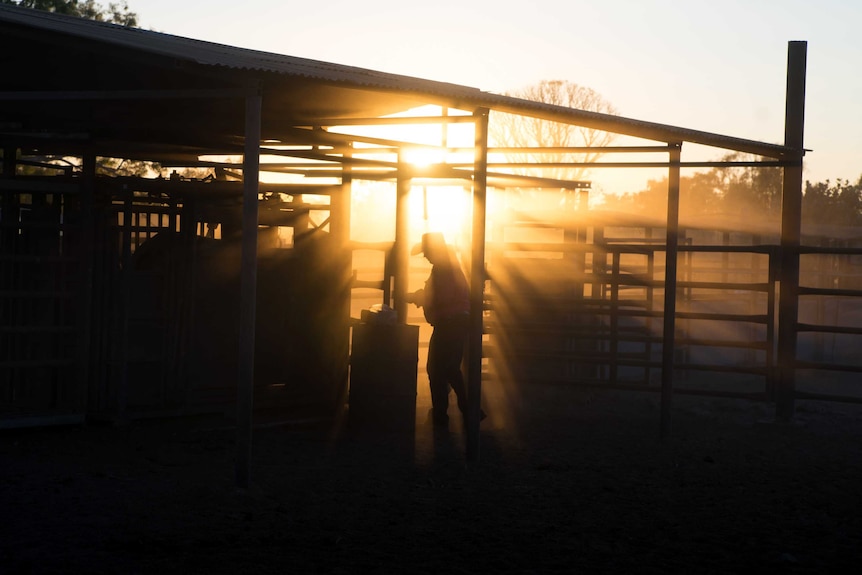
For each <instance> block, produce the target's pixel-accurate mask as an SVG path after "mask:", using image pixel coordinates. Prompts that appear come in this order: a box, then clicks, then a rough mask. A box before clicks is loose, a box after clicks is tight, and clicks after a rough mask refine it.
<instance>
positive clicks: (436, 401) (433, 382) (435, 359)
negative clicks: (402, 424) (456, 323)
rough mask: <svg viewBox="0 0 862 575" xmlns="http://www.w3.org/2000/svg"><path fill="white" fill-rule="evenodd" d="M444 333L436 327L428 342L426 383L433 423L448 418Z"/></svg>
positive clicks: (447, 383) (441, 421)
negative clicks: (428, 388) (429, 394)
mask: <svg viewBox="0 0 862 575" xmlns="http://www.w3.org/2000/svg"><path fill="white" fill-rule="evenodd" d="M445 344H446V342H445V337H444V334H443V333H442V332H441V331H440V330H438V328H437V327H435V328H434V330H433V331H432V332H431V340H430V341H429V342H428V362H427V363H426V369H427V370H428V384H429V387H430V388H431V416H432V418H433V420H434V423H445V422H447V421H448V420H449V416H448V415H447V411H448V410H449V382H448V381H446V368H445V348H446V345H445Z"/></svg>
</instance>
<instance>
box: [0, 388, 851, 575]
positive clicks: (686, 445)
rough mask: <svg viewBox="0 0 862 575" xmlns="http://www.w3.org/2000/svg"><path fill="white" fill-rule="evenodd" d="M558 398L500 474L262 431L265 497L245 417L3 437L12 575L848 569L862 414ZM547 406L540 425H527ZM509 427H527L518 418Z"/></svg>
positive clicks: (303, 426) (513, 439) (486, 431)
mask: <svg viewBox="0 0 862 575" xmlns="http://www.w3.org/2000/svg"><path fill="white" fill-rule="evenodd" d="M674 404H675V407H674V415H673V433H672V436H671V438H670V439H669V440H668V441H666V442H664V443H662V442H659V440H658V427H659V426H658V421H659V420H658V402H657V398H656V397H654V396H651V395H629V396H623V395H620V394H616V393H597V394H584V393H579V392H573V391H562V390H559V389H543V390H537V391H536V392H535V393H534V397H531V398H530V406H531V408H530V410H529V412H528V413H509V414H508V415H507V416H506V417H501V416H500V411H499V410H497V411H491V413H490V415H489V418H488V419H487V420H485V421H484V422H483V423H482V439H481V461H480V462H479V463H478V464H476V465H472V466H469V467H468V466H466V465H465V463H464V441H463V433H462V431H461V426H460V422H458V421H455V420H454V419H453V422H452V424H451V425H450V430H449V433H445V434H438V435H437V436H436V437H435V434H434V433H433V431H432V428H430V427H429V426H428V425H427V424H426V422H425V410H427V406H425V405H423V402H422V401H421V400H420V405H419V406H418V408H417V411H418V413H419V415H417V425H416V432H415V437H413V435H412V434H411V433H409V432H406V433H405V432H404V431H400V432H399V431H387V430H379V429H378V430H375V429H368V428H363V429H356V428H354V427H352V426H350V425H343V423H336V424H333V423H332V422H326V421H305V422H296V421H294V422H291V423H289V424H285V423H284V421H279V420H278V418H275V419H273V418H272V417H270V418H269V419H268V420H264V419H261V420H260V422H259V423H260V424H259V425H258V426H257V427H256V429H255V433H254V449H253V469H252V483H253V485H252V487H251V488H250V489H248V490H241V489H237V488H236V487H235V485H234V475H233V472H234V456H235V449H236V446H235V434H236V432H235V429H234V428H233V427H232V422H231V421H230V420H228V419H223V418H220V417H219V418H216V417H205V418H194V419H187V420H182V421H176V420H169V421H145V422H136V423H133V424H131V425H129V426H126V427H122V428H105V427H73V428H62V429H59V428H53V429H43V430H19V431H12V432H4V433H3V434H2V435H0V467H2V470H3V471H2V479H0V509H2V510H3V516H4V518H5V519H4V521H3V522H2V524H0V525H2V527H0V565H2V566H3V569H2V571H3V573H10V574H11V573H129V574H132V573H159V574H161V573H406V572H409V573H485V572H490V573H494V572H497V573H525V574H527V573H531V574H532V573H623V572H630V573H741V572H748V571H753V570H756V569H763V568H767V569H769V570H770V571H769V572H771V573H806V572H812V573H813V572H831V573H837V572H849V571H850V570H851V569H853V570H854V571H855V567H856V564H857V563H858V561H859V560H860V559H862V550H860V546H859V545H860V542H862V490H860V489H859V485H860V483H862V408H859V407H854V406H847V405H837V404H814V403H813V404H801V405H800V406H799V416H798V418H797V421H796V422H795V423H794V424H776V423H772V412H771V410H770V409H769V408H767V407H766V406H762V405H757V404H751V403H747V402H735V401H730V400H714V399H691V398H684V397H678V398H676V399H675V400H674ZM524 411H526V410H524ZM503 419H505V420H506V421H501V420H503Z"/></svg>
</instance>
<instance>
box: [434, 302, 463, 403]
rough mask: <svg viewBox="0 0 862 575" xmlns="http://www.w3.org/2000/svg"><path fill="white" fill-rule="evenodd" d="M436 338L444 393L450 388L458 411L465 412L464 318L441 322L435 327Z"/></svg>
mask: <svg viewBox="0 0 862 575" xmlns="http://www.w3.org/2000/svg"><path fill="white" fill-rule="evenodd" d="M434 331H435V333H437V334H438V336H437V342H436V343H437V346H436V347H437V351H436V355H437V361H438V363H437V369H438V370H440V379H441V380H442V381H444V382H445V384H446V393H447V396H448V390H449V387H450V386H451V388H452V391H454V392H455V397H456V398H457V399H458V409H459V410H460V411H461V413H466V412H467V388H466V386H465V384H464V374H463V373H462V371H461V362H462V361H463V359H464V347H465V345H466V344H467V323H466V317H465V318H456V319H454V320H449V321H445V322H442V323H441V324H440V325H439V326H437V327H435V329H434Z"/></svg>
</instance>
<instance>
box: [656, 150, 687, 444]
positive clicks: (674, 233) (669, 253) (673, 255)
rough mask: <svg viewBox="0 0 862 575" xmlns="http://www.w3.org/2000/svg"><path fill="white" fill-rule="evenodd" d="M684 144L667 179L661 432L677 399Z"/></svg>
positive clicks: (666, 432)
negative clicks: (675, 373)
mask: <svg viewBox="0 0 862 575" xmlns="http://www.w3.org/2000/svg"><path fill="white" fill-rule="evenodd" d="M681 150H682V144H676V145H673V147H672V148H671V150H670V168H669V169H668V181H667V240H666V246H665V267H664V325H663V327H662V345H661V416H660V423H659V436H660V438H661V440H662V441H664V440H665V439H667V437H668V436H669V435H670V409H671V401H672V399H673V360H674V357H673V356H674V340H675V336H676V333H675V328H676V325H675V324H676V267H677V266H676V264H677V254H678V253H679V168H680V166H679V162H680V155H681Z"/></svg>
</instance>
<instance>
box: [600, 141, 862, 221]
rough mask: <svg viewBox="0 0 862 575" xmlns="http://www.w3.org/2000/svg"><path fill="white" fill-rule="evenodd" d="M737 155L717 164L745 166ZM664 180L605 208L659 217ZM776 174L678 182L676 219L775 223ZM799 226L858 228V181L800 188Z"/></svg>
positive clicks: (754, 170)
mask: <svg viewBox="0 0 862 575" xmlns="http://www.w3.org/2000/svg"><path fill="white" fill-rule="evenodd" d="M752 159H753V158H752V157H751V156H748V155H746V154H743V153H734V154H729V155H727V156H725V157H724V158H722V160H723V161H738V162H742V161H750V160H752ZM667 185H668V179H667V177H666V176H665V177H664V178H662V179H660V180H650V181H649V182H647V185H646V188H645V189H643V190H641V191H638V192H634V193H629V194H624V195H622V196H608V197H607V198H606V202H605V207H606V208H608V209H617V210H621V211H627V212H636V213H651V214H655V215H659V216H660V215H663V214H664V213H665V211H666V209H667ZM781 195H782V169H781V168H776V167H763V166H739V167H728V168H712V169H711V170H709V171H707V172H698V173H695V174H692V175H691V176H683V177H681V178H680V217H681V218H691V217H697V216H706V215H722V216H729V217H746V218H751V217H760V218H762V219H765V220H769V219H777V218H778V217H779V216H780V213H781ZM802 219H803V222H804V223H808V224H820V225H833V226H862V175H860V177H859V179H858V180H857V181H856V183H851V182H850V181H849V180H841V179H838V180H835V181H834V182H833V181H831V180H826V181H823V182H811V181H806V182H805V188H804V190H803V196H802Z"/></svg>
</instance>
